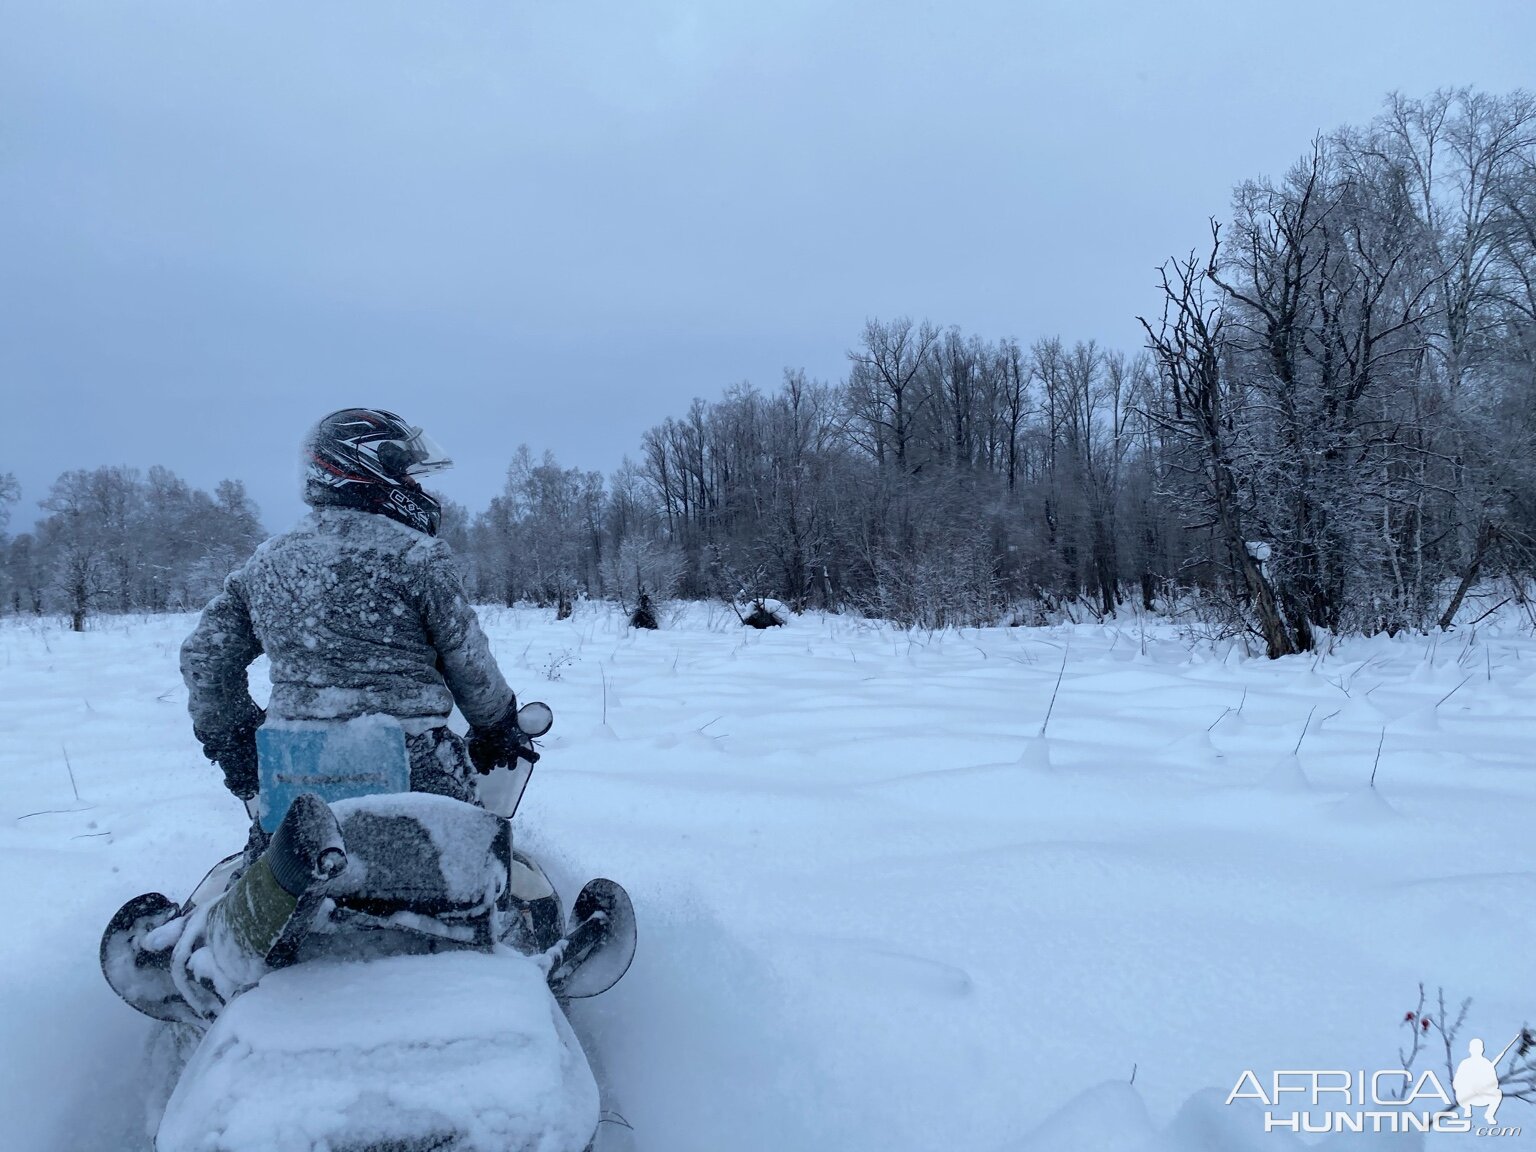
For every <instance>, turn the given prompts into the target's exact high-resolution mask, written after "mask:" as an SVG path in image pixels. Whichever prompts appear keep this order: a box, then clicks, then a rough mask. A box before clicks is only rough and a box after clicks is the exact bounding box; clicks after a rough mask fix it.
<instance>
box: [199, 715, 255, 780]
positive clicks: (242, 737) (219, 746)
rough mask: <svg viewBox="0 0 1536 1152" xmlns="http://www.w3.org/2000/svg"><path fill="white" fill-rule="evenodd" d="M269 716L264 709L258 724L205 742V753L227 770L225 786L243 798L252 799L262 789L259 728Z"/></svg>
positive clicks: (222, 734)
mask: <svg viewBox="0 0 1536 1152" xmlns="http://www.w3.org/2000/svg"><path fill="white" fill-rule="evenodd" d="M266 718H267V714H266V713H265V712H262V713H260V714H259V715H258V716H257V717H256V719H255V722H254V723H251V724H243V725H241V726H240V727H239V728H236V729H235V730H234V731H233V732H228V733H221V734H220V735H219V736H218V737H216V738H214V739H210V740H207V741H205V742H204V743H203V755H205V756H207V757H208V759H210V760H212V761H214V762H216V763H217V764H218V766H219V767H220V768H221V769H223V771H224V787H226V788H228V789H229V790H230V791H231V792H233V793H234V794H235V795H236V796H238V797H239V798H240V799H241V800H249V799H250V798H251V797H253V796H255V795H256V793H257V792H258V791H260V789H261V776H260V774H259V773H258V772H257V767H256V729H257V728H260V727H261V722H262V721H263V720H265V719H266Z"/></svg>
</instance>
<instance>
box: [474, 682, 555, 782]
mask: <svg viewBox="0 0 1536 1152" xmlns="http://www.w3.org/2000/svg"><path fill="white" fill-rule="evenodd" d="M469 759H470V762H471V763H472V764H474V766H475V771H476V772H478V773H480V774H481V775H482V776H484V775H486V774H488V773H489V772H490V771H491V769H493V768H500V767H508V768H510V767H512V766H513V765H515V764H516V763H517V762H518V761H519V760H526V761H528V763H530V764H534V763H537V762H538V759H539V754H538V753H537V752H536V751H534V748H533V741H532V740H530V739H528V737H527V736H526V735H524V734H523V730H522V729H521V728H519V727H518V726H517V701H516V700H514V701H513V702H512V703H511V704H509V705H507V710H506V711H505V712H503V713H502V715H501V719H500V720H498V721H496V723H494V724H492V725H489V726H488V727H485V728H476V729H475V730H474V731H473V732H471V733H470V736H469Z"/></svg>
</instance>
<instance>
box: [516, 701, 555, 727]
mask: <svg viewBox="0 0 1536 1152" xmlns="http://www.w3.org/2000/svg"><path fill="white" fill-rule="evenodd" d="M517 726H518V728H519V729H520V730H521V731H522V733H523V735H524V736H542V735H544V733H546V732H548V731H549V730H550V729H551V728H553V727H554V726H555V714H554V712H553V710H551V708H550V706H549V705H548V704H546V703H544V702H543V701H542V700H534V701H532V702H531V703H528V704H524V705H523V706H522V707H521V708H519V709H518V710H517Z"/></svg>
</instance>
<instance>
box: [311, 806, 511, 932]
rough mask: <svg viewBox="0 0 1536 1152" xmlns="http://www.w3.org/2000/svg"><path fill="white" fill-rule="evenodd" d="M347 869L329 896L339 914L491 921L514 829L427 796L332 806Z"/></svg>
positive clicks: (480, 811) (334, 882) (479, 810)
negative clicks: (352, 911) (342, 911)
mask: <svg viewBox="0 0 1536 1152" xmlns="http://www.w3.org/2000/svg"><path fill="white" fill-rule="evenodd" d="M331 810H332V811H333V812H334V813H335V814H336V820H337V823H338V824H339V825H340V828H341V835H342V839H343V841H344V842H345V843H346V846H347V861H348V862H347V867H346V869H345V871H343V872H342V873H341V875H339V876H338V877H336V879H334V880H332V881H331V883H330V885H329V886H328V887H327V889H326V895H327V896H328V897H330V898H331V899H332V900H334V901H335V902H336V904H337V905H338V906H339V907H343V908H352V909H356V910H357V911H359V912H364V913H367V914H368V915H370V916H374V917H379V918H381V919H388V918H390V917H391V916H394V915H395V914H396V913H401V912H405V913H414V914H417V915H422V916H432V917H436V918H439V919H447V920H471V919H476V918H480V917H484V916H485V915H487V914H488V913H489V911H490V910H491V908H492V907H493V906H495V904H496V903H497V900H498V899H499V898H500V897H501V895H502V894H503V892H505V891H506V888H507V883H508V873H509V868H510V866H511V861H512V827H511V824H509V823H508V822H507V821H506V820H503V819H502V818H501V817H499V816H497V815H496V814H495V813H494V812H488V811H486V810H485V809H484V808H478V807H476V806H475V805H473V804H466V803H464V802H463V801H461V800H455V799H453V798H451V797H448V796H434V795H431V794H428V793H423V792H409V793H397V794H392V795H377V796H359V797H355V798H352V799H348V800H338V801H337V802H336V803H334V804H332V805H331Z"/></svg>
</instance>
